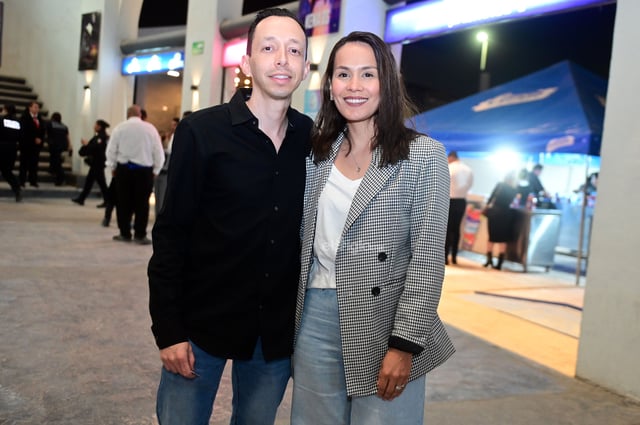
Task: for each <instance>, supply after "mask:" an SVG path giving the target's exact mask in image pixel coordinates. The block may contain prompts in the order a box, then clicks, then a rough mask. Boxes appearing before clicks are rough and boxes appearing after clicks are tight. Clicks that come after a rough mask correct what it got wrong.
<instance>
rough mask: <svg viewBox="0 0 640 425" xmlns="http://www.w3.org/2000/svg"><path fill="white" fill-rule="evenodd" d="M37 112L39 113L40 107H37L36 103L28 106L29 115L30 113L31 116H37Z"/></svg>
mask: <svg viewBox="0 0 640 425" xmlns="http://www.w3.org/2000/svg"><path fill="white" fill-rule="evenodd" d="M38 112H40V105H38V104H37V103H32V104H31V105H30V106H29V113H31V115H37V114H38Z"/></svg>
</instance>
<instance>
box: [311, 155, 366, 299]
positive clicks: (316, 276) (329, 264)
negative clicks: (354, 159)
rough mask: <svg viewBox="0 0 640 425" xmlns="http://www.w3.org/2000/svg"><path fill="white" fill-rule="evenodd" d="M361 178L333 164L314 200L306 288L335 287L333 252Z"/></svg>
mask: <svg viewBox="0 0 640 425" xmlns="http://www.w3.org/2000/svg"><path fill="white" fill-rule="evenodd" d="M360 182H362V178H359V179H357V180H351V179H349V178H347V177H345V176H344V175H343V174H342V173H341V172H340V170H338V169H337V168H336V166H335V165H333V166H332V167H331V173H330V174H329V179H328V180H327V184H326V185H325V187H324V189H323V190H322V193H321V194H320V199H319V200H318V214H317V218H316V234H315V239H314V242H313V252H314V257H313V265H312V266H311V271H310V272H309V283H308V285H307V287H308V288H322V289H335V288H336V264H335V261H336V253H337V252H338V245H339V244H340V239H341V237H342V230H343V229H344V223H345V222H346V221H347V215H348V214H349V209H350V208H351V202H352V201H353V197H354V196H355V194H356V192H357V190H358V187H359V186H360Z"/></svg>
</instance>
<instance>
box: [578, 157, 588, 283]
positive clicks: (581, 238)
mask: <svg viewBox="0 0 640 425" xmlns="http://www.w3.org/2000/svg"><path fill="white" fill-rule="evenodd" d="M588 178H589V157H588V155H585V167H584V183H583V184H582V209H581V211H580V236H579V238H578V258H577V264H576V286H579V285H580V271H581V269H582V245H583V243H584V222H585V218H586V212H587V191H588V187H587V179H588Z"/></svg>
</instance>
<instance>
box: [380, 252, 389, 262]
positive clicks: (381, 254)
mask: <svg viewBox="0 0 640 425" xmlns="http://www.w3.org/2000/svg"><path fill="white" fill-rule="evenodd" d="M386 259H387V253H386V252H380V253H379V254H378V261H380V262H382V261H386Z"/></svg>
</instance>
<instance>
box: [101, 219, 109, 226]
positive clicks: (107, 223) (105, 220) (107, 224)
mask: <svg viewBox="0 0 640 425" xmlns="http://www.w3.org/2000/svg"><path fill="white" fill-rule="evenodd" d="M102 227H109V220H107V219H106V218H103V219H102Z"/></svg>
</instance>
